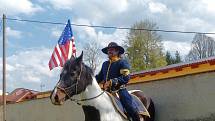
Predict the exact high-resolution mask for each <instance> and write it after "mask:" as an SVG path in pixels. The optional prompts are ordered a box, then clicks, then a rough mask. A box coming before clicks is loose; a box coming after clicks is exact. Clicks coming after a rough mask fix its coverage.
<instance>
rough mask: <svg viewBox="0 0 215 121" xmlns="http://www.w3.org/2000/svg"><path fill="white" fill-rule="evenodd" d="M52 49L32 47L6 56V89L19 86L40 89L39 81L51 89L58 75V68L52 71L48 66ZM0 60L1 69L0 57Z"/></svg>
mask: <svg viewBox="0 0 215 121" xmlns="http://www.w3.org/2000/svg"><path fill="white" fill-rule="evenodd" d="M52 51H53V50H50V49H47V48H32V49H30V50H24V51H20V52H17V53H16V54H14V55H12V56H9V57H7V59H6V60H7V67H6V69H7V71H6V73H7V88H8V90H10V91H12V90H14V89H15V88H20V87H24V88H30V89H34V90H40V84H41V83H43V84H45V85H46V86H47V87H46V88H47V89H52V87H53V86H54V84H55V83H56V82H57V79H58V75H59V68H56V69H53V70H52V71H50V70H49V68H48V61H49V59H50V56H51V52H52ZM0 62H1V63H0V67H1V69H0V70H2V58H1V61H0ZM1 76H2V75H1Z"/></svg>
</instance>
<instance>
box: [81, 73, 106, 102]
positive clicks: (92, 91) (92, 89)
mask: <svg viewBox="0 0 215 121" xmlns="http://www.w3.org/2000/svg"><path fill="white" fill-rule="evenodd" d="M102 93H103V91H102V90H101V88H100V87H99V85H98V83H97V81H96V79H95V78H94V77H93V81H92V84H91V85H88V86H87V88H86V90H85V91H84V92H83V93H82V94H81V98H85V99H89V98H92V97H97V96H99V95H100V94H102ZM98 101H99V102H100V103H101V101H105V102H106V101H109V97H108V96H107V94H106V93H103V94H102V95H100V96H99V97H97V98H94V99H92V100H89V101H86V102H84V103H85V104H86V105H91V106H95V105H94V104H95V103H99V102H98ZM96 105H97V106H98V104H96Z"/></svg>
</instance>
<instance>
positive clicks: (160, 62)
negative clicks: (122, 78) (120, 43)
mask: <svg viewBox="0 0 215 121" xmlns="http://www.w3.org/2000/svg"><path fill="white" fill-rule="evenodd" d="M132 28H133V29H131V30H130V31H129V33H128V39H127V41H125V45H126V46H127V49H126V51H127V54H128V59H129V61H130V64H131V70H132V71H141V70H147V69H151V68H156V67H161V66H164V65H166V61H165V54H164V53H163V52H162V49H163V45H162V43H161V36H160V35H158V34H157V32H155V31H146V30H134V29H149V30H152V29H157V26H156V24H155V23H152V22H150V21H149V20H145V21H140V22H137V23H135V24H134V25H133V26H132Z"/></svg>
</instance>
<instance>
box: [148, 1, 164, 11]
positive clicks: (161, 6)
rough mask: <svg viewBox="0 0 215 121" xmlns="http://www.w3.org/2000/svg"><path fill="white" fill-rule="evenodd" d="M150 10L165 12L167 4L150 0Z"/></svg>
mask: <svg viewBox="0 0 215 121" xmlns="http://www.w3.org/2000/svg"><path fill="white" fill-rule="evenodd" d="M149 10H150V11H151V12H152V13H163V12H164V11H165V10H167V7H166V5H164V4H162V3H158V2H150V3H149Z"/></svg>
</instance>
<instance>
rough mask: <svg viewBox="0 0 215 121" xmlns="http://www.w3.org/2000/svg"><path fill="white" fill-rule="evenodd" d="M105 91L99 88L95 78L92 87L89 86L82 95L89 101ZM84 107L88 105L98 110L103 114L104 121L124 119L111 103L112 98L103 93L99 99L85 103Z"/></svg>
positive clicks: (120, 120)
mask: <svg viewBox="0 0 215 121" xmlns="http://www.w3.org/2000/svg"><path fill="white" fill-rule="evenodd" d="M102 93H103V91H102V90H101V88H100V87H99V85H98V83H97V81H96V79H95V78H93V82H92V85H89V86H88V87H87V88H86V90H85V91H84V92H83V93H82V94H81V98H85V99H89V98H92V97H96V96H98V95H100V94H102ZM82 105H87V106H93V107H95V108H96V109H98V110H99V112H100V114H101V118H102V119H103V120H105V121H106V120H107V121H109V120H110V121H112V120H117V121H122V120H123V119H122V117H121V116H120V114H119V113H118V112H117V111H116V109H115V108H114V106H113V103H112V102H111V99H110V97H109V96H108V95H107V94H106V93H103V94H102V95H100V96H99V97H97V98H94V99H92V100H88V101H85V102H83V104H82Z"/></svg>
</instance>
